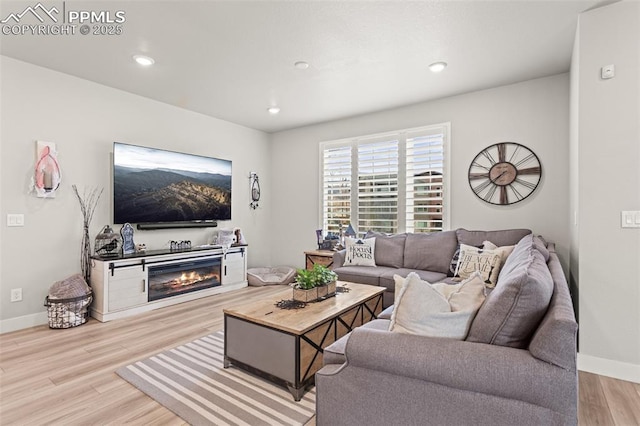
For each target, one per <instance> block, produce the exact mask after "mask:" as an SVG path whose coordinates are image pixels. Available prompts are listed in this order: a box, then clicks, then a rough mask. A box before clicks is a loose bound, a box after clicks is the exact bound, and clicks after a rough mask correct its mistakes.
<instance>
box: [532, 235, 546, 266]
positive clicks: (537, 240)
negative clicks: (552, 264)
mask: <svg viewBox="0 0 640 426" xmlns="http://www.w3.org/2000/svg"><path fill="white" fill-rule="evenodd" d="M533 246H534V247H535V248H536V249H537V250H538V251H539V252H540V254H542V256H543V257H544V261H545V262H548V261H549V249H548V248H547V242H546V241H545V240H544V238H542V237H541V236H539V235H536V236H534V237H533Z"/></svg>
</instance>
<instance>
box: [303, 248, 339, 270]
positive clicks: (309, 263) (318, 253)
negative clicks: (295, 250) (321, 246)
mask: <svg viewBox="0 0 640 426" xmlns="http://www.w3.org/2000/svg"><path fill="white" fill-rule="evenodd" d="M333 253H334V252H333V251H331V250H309V251H305V252H304V263H305V267H306V268H307V269H313V265H316V264H318V265H323V266H326V267H327V268H331V265H333Z"/></svg>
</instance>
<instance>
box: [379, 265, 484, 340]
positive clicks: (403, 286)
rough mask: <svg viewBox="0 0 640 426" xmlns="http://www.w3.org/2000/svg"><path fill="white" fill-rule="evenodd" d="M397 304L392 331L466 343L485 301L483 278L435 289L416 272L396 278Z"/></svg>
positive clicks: (436, 285) (477, 277) (390, 328)
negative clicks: (474, 320)
mask: <svg viewBox="0 0 640 426" xmlns="http://www.w3.org/2000/svg"><path fill="white" fill-rule="evenodd" d="M394 280H395V284H396V302H395V306H394V309H393V314H392V315H391V323H390V325H389V331H392V332H398V333H406V334H418V335H422V336H430V337H446V338H450V339H458V340H462V339H464V338H465V337H466V336H467V333H468V332H469V328H470V326H471V323H472V321H473V318H474V317H475V314H476V312H477V311H478V309H479V308H480V305H482V302H483V301H484V297H485V296H484V280H483V279H482V277H481V276H480V274H473V276H472V277H470V278H469V279H467V280H465V281H464V282H461V283H460V284H454V285H450V284H444V283H438V284H434V285H431V284H429V283H428V282H426V281H422V280H421V279H420V277H419V276H418V275H417V274H416V273H414V272H412V273H410V274H409V275H408V276H407V278H402V277H400V276H399V275H395V276H394Z"/></svg>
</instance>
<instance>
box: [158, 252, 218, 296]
mask: <svg viewBox="0 0 640 426" xmlns="http://www.w3.org/2000/svg"><path fill="white" fill-rule="evenodd" d="M221 264H222V257H215V258H213V259H212V258H207V259H204V260H185V261H180V262H177V263H171V264H165V265H158V266H149V301H150V302H151V301H153V300H158V299H164V298H165V297H171V296H176V295H178V294H184V293H189V292H192V291H198V290H202V289H205V288H210V287H216V286H219V285H220V271H221Z"/></svg>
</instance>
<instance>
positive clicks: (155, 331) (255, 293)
mask: <svg viewBox="0 0 640 426" xmlns="http://www.w3.org/2000/svg"><path fill="white" fill-rule="evenodd" d="M281 290H282V287H279V286H272V287H249V288H246V289H242V290H238V291H234V292H230V293H225V294H220V295H216V296H211V297H207V298H203V299H200V300H196V301H192V302H187V303H183V304H180V305H175V306H171V307H167V308H162V309H159V310H157V311H152V312H147V313H144V314H140V315H137V316H135V317H130V318H125V319H121V320H116V321H111V322H108V323H100V322H98V321H96V320H93V319H92V320H90V321H89V322H88V323H87V324H84V325H82V326H80V327H76V328H71V329H66V330H51V329H49V328H48V327H47V326H40V327H34V328H30V329H26V330H21V331H16V332H13V333H7V334H4V335H0V424H1V425H3V426H5V425H41V424H56V425H93V424H96V425H97V424H99V425H118V424H124V423H128V424H133V425H149V424H154V425H159V424H161V425H184V424H185V422H184V421H182V420H181V419H180V418H179V417H177V416H176V415H175V414H173V413H172V412H171V411H169V410H167V409H166V408H164V407H163V406H161V405H160V404H158V403H157V402H156V401H154V400H153V399H151V398H149V397H148V396H146V395H145V394H143V393H142V392H140V391H138V390H137V389H136V388H134V387H133V386H131V385H130V384H129V383H127V382H125V381H124V380H122V379H121V378H120V377H119V376H117V375H116V374H115V373H114V371H115V370H116V369H117V368H119V367H120V366H123V365H127V364H130V363H132V362H135V361H137V360H139V359H141V358H146V357H149V356H151V355H153V354H155V353H157V352H160V351H163V350H166V349H169V348H172V347H175V346H178V345H181V344H184V343H187V342H189V341H191V340H194V339H196V338H199V337H202V336H204V335H207V334H210V333H213V332H216V331H218V330H221V329H222V327H223V315H222V309H223V308H224V307H226V306H229V305H232V304H235V303H240V302H248V301H255V300H260V299H262V298H264V297H268V296H270V295H272V294H275V293H276V292H278V291H281ZM579 382H580V412H579V421H580V424H581V425H621V426H631V425H640V385H639V384H635V383H630V382H624V381H621V380H614V379H611V378H608V377H603V376H597V375H594V374H589V373H580V375H579ZM309 424H310V425H314V424H315V421H314V420H312V421H311V422H310V423H309Z"/></svg>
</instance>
